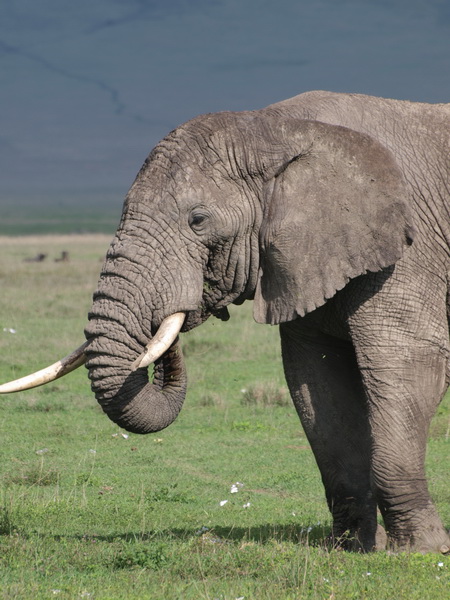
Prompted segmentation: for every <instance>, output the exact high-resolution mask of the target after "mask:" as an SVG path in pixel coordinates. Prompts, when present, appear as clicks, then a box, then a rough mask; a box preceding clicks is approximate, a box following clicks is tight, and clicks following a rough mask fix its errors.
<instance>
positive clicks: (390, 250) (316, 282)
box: [254, 121, 414, 324]
mask: <svg viewBox="0 0 450 600" xmlns="http://www.w3.org/2000/svg"><path fill="white" fill-rule="evenodd" d="M301 129H302V132H301V138H302V145H303V147H305V148H307V149H306V150H304V151H303V152H302V153H297V154H295V153H293V156H292V157H291V158H290V159H289V160H287V161H285V162H284V164H283V165H282V166H281V167H280V168H279V170H278V172H277V173H276V174H275V175H274V176H273V177H272V178H271V179H270V180H269V181H268V182H267V183H266V185H265V190H264V200H265V212H264V218H263V225H262V229H261V262H260V271H259V279H258V284H257V287H256V292H255V302H254V317H255V319H256V321H258V322H260V323H271V324H278V323H282V322H285V321H291V320H293V319H295V318H297V316H304V315H305V314H307V313H309V312H311V311H313V310H315V309H316V308H318V307H319V306H321V305H322V304H324V303H325V302H326V300H327V299H329V298H332V297H333V296H334V294H335V293H336V292H337V291H338V290H340V289H342V288H343V287H344V286H345V285H346V283H347V282H348V281H349V280H350V279H352V278H354V277H357V276H358V275H362V274H364V273H366V272H367V271H374V272H376V271H379V270H381V269H383V268H385V267H388V266H390V265H393V264H394V263H395V262H396V261H398V260H399V258H401V256H402V254H403V250H404V247H405V245H410V244H411V243H412V239H413V233H414V228H413V226H412V218H411V213H410V209H409V202H408V192H407V187H406V183H405V181H404V178H403V175H402V173H401V171H400V169H399V167H398V165H397V164H396V161H395V159H394V156H393V155H392V154H391V153H390V152H389V151H388V150H387V149H386V148H385V147H384V146H382V145H381V144H380V143H378V142H377V141H375V140H374V139H373V138H371V137H369V136H367V135H364V134H361V133H358V132H355V131H353V130H350V129H347V128H345V127H339V126H334V125H327V124H325V123H319V122H312V121H309V122H308V121H306V122H303V123H302V125H301ZM296 135H298V126H297V134H296ZM305 142H306V146H305Z"/></svg>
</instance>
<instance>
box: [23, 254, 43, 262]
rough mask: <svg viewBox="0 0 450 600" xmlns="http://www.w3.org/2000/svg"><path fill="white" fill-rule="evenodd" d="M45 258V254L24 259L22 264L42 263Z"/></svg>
mask: <svg viewBox="0 0 450 600" xmlns="http://www.w3.org/2000/svg"><path fill="white" fill-rule="evenodd" d="M46 258H47V255H46V254H37V255H36V256H34V257H33V258H24V259H23V262H42V261H44V260H45V259H46Z"/></svg>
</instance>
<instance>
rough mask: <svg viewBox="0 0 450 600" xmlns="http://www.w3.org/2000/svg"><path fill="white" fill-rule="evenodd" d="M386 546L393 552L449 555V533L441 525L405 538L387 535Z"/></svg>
mask: <svg viewBox="0 0 450 600" xmlns="http://www.w3.org/2000/svg"><path fill="white" fill-rule="evenodd" d="M387 545H388V548H389V550H391V551H394V552H419V553H421V554H427V553H429V552H430V553H435V554H442V555H444V556H450V535H449V533H448V532H447V531H445V529H443V528H442V527H436V528H432V527H430V528H428V529H427V530H422V531H421V532H420V533H419V534H415V535H412V536H411V537H410V538H408V539H407V540H404V539H403V540H398V539H397V538H395V537H394V536H392V535H388V544H387Z"/></svg>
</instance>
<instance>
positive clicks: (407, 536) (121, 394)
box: [0, 91, 450, 554]
mask: <svg viewBox="0 0 450 600" xmlns="http://www.w3.org/2000/svg"><path fill="white" fill-rule="evenodd" d="M449 141H450V104H433V105H432V104H425V103H417V102H409V101H403V100H390V99H383V98H377V97H371V96H367V95H360V94H346V93H334V92H323V91H314V92H306V93H302V94H300V95H298V96H296V97H294V98H291V99H288V100H284V101H281V102H278V103H276V104H272V105H270V106H268V107H265V108H262V109H258V110H252V111H243V112H220V113H215V114H206V115H201V116H198V117H196V118H194V119H192V120H190V121H188V122H187V123H185V124H182V125H181V126H179V127H178V128H176V129H175V130H174V131H172V132H171V133H169V134H168V135H167V137H165V138H164V139H163V140H162V141H161V142H159V143H158V144H157V145H156V147H155V148H154V149H153V150H152V152H151V153H150V155H149V156H148V158H147V159H146V160H145V162H144V164H143V166H142V168H141V169H140V171H139V173H138V175H137V177H136V179H135V181H134V183H133V184H132V186H131V188H130V190H129V192H128V194H127V196H126V198H125V202H124V207H123V212H122V217H121V221H120V224H119V227H118V229H117V232H116V234H115V237H114V239H113V241H112V243H111V245H110V247H109V250H108V252H107V255H106V259H105V262H104V265H103V268H102V271H101V275H100V280H99V283H98V288H97V290H96V291H95V293H94V298H93V304H92V308H91V310H90V313H89V316H88V322H87V326H86V329H85V336H86V341H85V343H84V344H83V345H82V346H80V348H79V349H78V350H77V351H75V353H73V354H72V355H70V356H69V357H66V358H65V359H62V360H61V361H58V362H57V363H55V364H54V365H52V366H51V367H49V368H48V369H43V371H42V372H39V373H38V374H37V376H36V377H34V378H33V376H28V377H27V378H25V380H26V381H24V382H22V383H19V384H18V386H17V385H16V387H15V388H14V389H24V388H25V387H28V386H33V385H40V384H42V383H45V382H47V381H49V380H51V379H54V378H56V377H58V376H61V375H63V374H65V373H66V372H68V371H70V370H71V369H72V368H75V367H77V366H79V365H80V364H82V363H84V362H85V363H86V366H87V369H88V372H89V378H90V381H91V387H92V390H93V392H94V393H95V396H96V398H97V400H98V402H99V403H100V405H101V406H102V408H103V410H104V412H105V413H106V414H107V415H108V416H109V417H110V418H111V419H112V420H113V421H114V422H116V423H117V424H118V425H120V426H121V427H123V428H125V429H126V430H128V431H131V432H135V433H150V432H156V431H159V430H161V429H163V428H165V427H167V426H168V425H170V424H171V423H172V422H173V421H174V419H175V418H176V416H177V415H178V413H179V411H180V409H181V407H182V404H183V400H184V397H185V393H186V385H187V380H186V369H185V366H184V361H183V354H182V350H181V346H180V342H179V333H180V332H181V333H183V332H186V331H190V330H191V329H193V328H194V327H196V326H198V325H200V324H202V323H203V322H204V321H205V320H206V319H208V318H209V317H210V316H215V317H217V318H219V319H222V320H227V319H228V318H229V313H228V309H227V306H228V305H230V304H231V303H234V304H241V303H243V302H244V301H246V300H249V301H253V314H254V318H255V320H256V321H257V322H258V323H265V324H271V325H278V326H279V332H280V339H281V350H282V362H283V367H284V373H285V377H286V381H287V384H288V387H289V390H290V394H291V397H292V400H293V403H294V406H295V409H296V411H297V413H298V415H299V417H300V420H301V423H302V426H303V428H304V430H305V433H306V435H307V437H308V440H309V443H310V446H311V449H312V451H313V453H314V456H315V459H316V462H317V465H318V467H319V470H320V473H321V477H322V481H323V485H324V488H325V494H326V499H327V502H328V506H329V510H330V513H331V516H332V533H331V536H332V540H333V541H334V542H335V543H336V544H340V545H341V546H342V547H344V548H348V549H356V550H359V551H363V552H369V551H372V550H375V549H377V548H379V547H384V546H385V544H387V545H386V546H385V547H387V548H389V549H391V550H393V551H417V552H438V553H439V552H441V553H443V554H449V553H450V537H449V534H448V532H447V530H446V529H445V528H444V526H443V523H442V521H441V519H440V517H439V516H438V513H437V510H436V507H435V505H434V504H433V501H432V499H431V497H430V494H429V491H428V485H427V480H426V476H425V467H424V459H425V451H426V440H427V433H428V429H429V425H430V421H431V418H432V416H433V414H434V413H435V411H436V409H437V406H438V404H439V402H440V401H441V399H442V397H443V395H444V393H445V391H446V389H447V386H448V382H449V373H450V369H449V320H448V319H449V314H450V312H449V310H450V302H449V267H450V254H449V250H450V147H449V146H450V143H449ZM151 363H154V374H153V380H151V377H150V378H149V374H148V366H149V365H150V364H151ZM19 381H20V380H19ZM8 385H9V384H6V386H2V388H1V389H0V391H2V392H5V391H11V390H12V388H11V387H8ZM378 510H379V511H380V513H381V517H382V519H383V522H384V527H385V529H384V528H383V527H382V526H381V525H378V522H377V511H378ZM384 531H385V534H384V538H385V539H384V542H383V532H384Z"/></svg>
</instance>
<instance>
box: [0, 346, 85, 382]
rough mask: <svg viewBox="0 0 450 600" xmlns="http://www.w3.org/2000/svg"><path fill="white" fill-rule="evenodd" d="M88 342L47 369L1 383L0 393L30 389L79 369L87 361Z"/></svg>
mask: <svg viewBox="0 0 450 600" xmlns="http://www.w3.org/2000/svg"><path fill="white" fill-rule="evenodd" d="M87 344H88V342H84V344H82V345H81V346H80V347H79V348H77V349H76V350H74V351H73V352H72V353H71V354H68V355H67V356H65V357H64V358H62V359H61V360H58V362H55V363H54V364H53V365H50V366H49V367H46V368H45V369H41V370H40V371H36V373H32V374H31V375H26V376H25V377H21V378H20V379H15V380H14V381H9V382H8V383H4V384H3V385H0V394H10V393H11V392H21V391H23V390H30V389H31V388H35V387H38V386H39V385H44V384H45V383H49V382H50V381H54V380H55V379H59V378H60V377H63V376H64V375H67V373H70V372H71V371H75V369H78V367H81V365H84V363H85V362H86V355H85V353H84V349H85V348H86V346H87Z"/></svg>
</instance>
